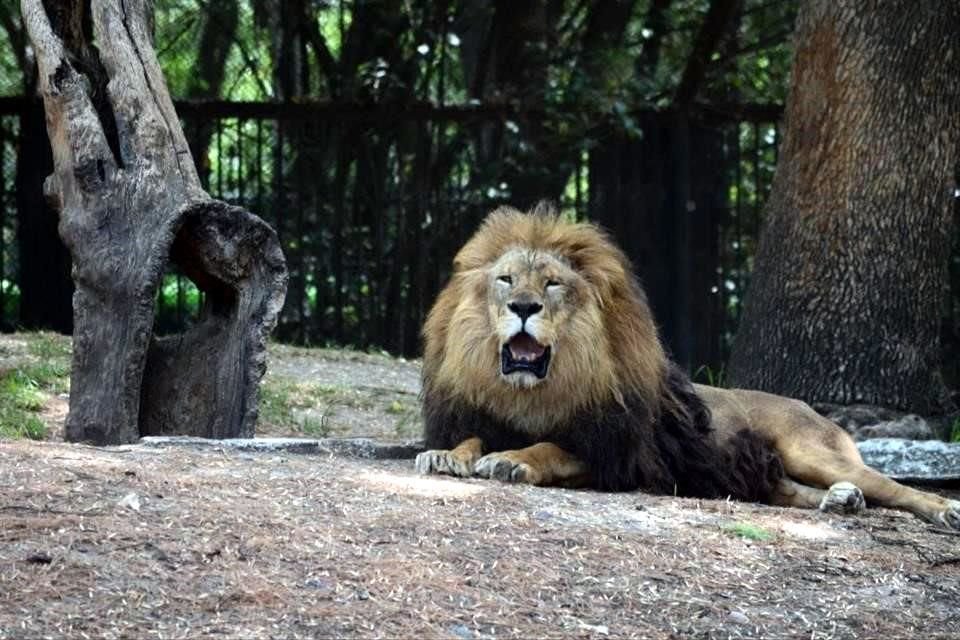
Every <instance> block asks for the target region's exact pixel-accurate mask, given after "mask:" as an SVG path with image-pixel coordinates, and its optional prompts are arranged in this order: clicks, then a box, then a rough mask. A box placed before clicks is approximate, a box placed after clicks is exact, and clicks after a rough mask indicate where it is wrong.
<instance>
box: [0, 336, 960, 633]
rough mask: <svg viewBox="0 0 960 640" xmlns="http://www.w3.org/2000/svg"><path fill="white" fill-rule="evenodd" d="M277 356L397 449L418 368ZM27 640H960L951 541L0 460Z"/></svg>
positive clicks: (330, 484) (757, 517) (292, 464)
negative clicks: (403, 406) (353, 394)
mask: <svg viewBox="0 0 960 640" xmlns="http://www.w3.org/2000/svg"><path fill="white" fill-rule="evenodd" d="M284 349H285V348H284ZM284 349H280V350H279V351H280V353H279V355H278V356H277V358H276V359H275V362H274V364H273V370H272V372H271V374H270V375H272V376H281V377H282V376H286V377H288V378H289V380H298V379H302V378H303V377H305V376H306V377H311V378H316V379H323V380H325V382H324V384H326V385H329V386H330V387H331V388H332V387H336V388H337V389H340V388H341V387H350V388H353V389H356V390H358V393H360V394H362V395H365V396H369V400H370V401H369V402H356V403H351V404H349V405H348V406H346V407H337V408H340V409H343V408H346V409H349V411H346V410H343V411H336V412H335V415H336V416H338V417H337V424H338V425H340V426H339V427H338V430H337V433H342V434H343V435H353V434H357V435H375V436H377V437H378V438H384V439H390V438H397V439H399V438H400V437H401V436H402V435H403V433H401V432H400V431H402V430H400V431H398V429H397V428H396V426H397V425H396V423H395V422H391V421H395V420H397V419H399V418H398V416H399V413H400V412H399V411H397V410H396V404H395V403H396V402H400V401H403V402H415V398H416V392H417V386H416V385H417V365H416V363H410V362H400V361H393V360H391V359H389V358H383V357H380V356H365V355H357V354H344V353H337V352H318V353H317V354H311V352H307V351H304V350H288V351H284ZM324 354H326V355H324ZM325 376H326V377H327V378H324V377H325ZM338 393H339V391H338ZM384 396H386V398H387V400H384V399H383V398H384ZM324 397H326V396H324ZM398 398H399V400H398ZM400 417H402V416H400ZM378 421H379V422H378ZM405 424H406V423H405ZM371 425H372V426H371ZM271 435H282V434H279V433H276V432H271ZM297 435H301V436H302V435H303V434H302V433H300V434H297ZM33 637H57V638H59V637H71V638H74V637H76V638H86V637H98V638H99V637H104V638H121V637H124V638H154V637H155V638H198V637H221V638H296V637H304V638H326V637H338V638H339V637H373V638H377V637H380V638H398V637H403V638H406V637H424V638H454V639H460V640H464V639H470V638H494V637H528V638H529V637H534V638H540V637H592V638H603V637H616V638H620V637H652V638H661V637H677V638H726V637H765V638H781V637H786V638H801V637H802V638H876V637H885V638H915V637H927V638H932V637H942V638H955V637H960V536H957V535H956V534H953V533H950V532H943V531H939V530H936V529H934V528H932V527H930V526H929V525H927V524H925V523H923V522H921V521H919V520H917V519H915V518H914V517H912V516H910V515H907V514H902V513H899V512H894V511H889V510H870V511H868V513H867V515H865V516H862V517H856V518H854V517H840V516H833V515H825V514H820V513H815V512H805V511H800V510H790V509H781V508H775V507H764V506H760V505H750V504H738V503H730V502H722V501H697V500H683V499H675V498H664V497H652V496H647V495H643V494H637V493H634V494H599V493H594V492H588V491H567V490H559V489H537V488H533V487H524V486H511V485H504V484H499V483H496V482H491V481H483V480H456V479H448V478H438V477H421V476H417V475H416V474H415V473H414V472H413V469H412V461H411V460H381V461H373V460H360V459H355V458H346V457H335V456H328V455H296V454H283V453H275V452H274V453H269V452H268V453H251V452H239V451H233V450H229V449H220V448H212V449H210V448H203V449H198V448H192V447H186V446H174V447H166V448H164V447H152V446H145V445H132V446H124V447H110V448H95V447H88V446H83V445H73V444H65V443H62V442H55V441H54V442H32V441H27V440H17V441H9V440H8V441H0V638H11V639H12V638H33Z"/></svg>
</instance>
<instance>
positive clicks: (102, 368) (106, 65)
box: [22, 0, 286, 444]
mask: <svg viewBox="0 0 960 640" xmlns="http://www.w3.org/2000/svg"><path fill="white" fill-rule="evenodd" d="M89 6H90V8H91V11H90V15H89V16H87V15H85V12H84V3H83V1H82V0H73V1H72V2H48V3H47V4H46V8H45V7H44V3H42V2H41V0H22V10H23V15H24V22H25V24H26V26H27V29H28V31H29V34H30V39H31V40H32V41H33V45H34V48H35V50H36V53H37V61H38V67H39V73H40V76H39V86H40V93H41V95H42V96H43V98H44V105H45V107H46V112H47V125H48V130H49V133H50V139H51V142H52V146H53V157H54V173H53V174H52V175H51V176H50V177H49V178H48V181H47V185H46V186H47V192H48V195H50V196H51V197H52V198H54V199H56V200H57V204H58V209H59V210H60V212H61V214H60V215H61V220H60V235H61V237H62V238H63V240H64V242H65V244H66V245H67V247H68V248H69V250H70V253H71V257H72V258H73V278H74V283H75V285H76V289H77V290H76V294H75V295H74V299H73V304H74V343H73V344H74V347H73V370H72V373H71V380H70V413H69V415H68V417H67V424H66V437H67V439H68V440H72V441H81V440H82V441H91V442H94V443H97V444H114V443H122V442H131V441H133V440H136V439H137V438H138V437H139V436H140V435H144V434H156V433H190V434H194V435H203V436H213V437H224V436H251V435H253V428H254V423H255V421H256V416H257V391H258V388H259V382H260V379H261V377H262V376H263V373H264V369H265V355H266V339H267V335H268V333H269V331H270V329H272V327H273V325H274V323H275V322H276V315H277V312H278V310H279V308H280V306H281V304H282V301H283V295H284V290H285V286H286V269H285V266H284V262H283V255H282V253H281V251H280V247H279V244H278V243H277V239H276V235H275V234H274V232H273V230H272V229H270V227H269V226H268V225H266V223H264V222H263V221H261V220H260V219H259V218H257V217H256V216H253V215H252V214H250V213H247V212H246V211H243V210H242V209H238V208H236V207H230V206H228V205H226V204H224V203H222V202H218V201H215V200H213V199H211V198H210V197H209V196H208V195H207V194H206V193H204V192H203V190H202V189H201V188H200V183H199V180H198V178H197V174H196V171H195V169H194V167H193V163H192V162H191V159H190V154H189V151H188V148H187V143H186V140H185V139H184V135H183V131H182V130H181V128H180V125H179V121H178V119H177V115H176V113H175V112H174V109H173V103H172V102H171V101H170V96H169V94H168V93H167V90H166V85H165V83H164V80H163V76H162V74H161V72H160V68H159V65H158V64H157V60H156V56H155V53H154V51H153V47H152V44H151V38H150V33H151V28H150V24H149V14H150V6H149V2H148V0H91V2H90V3H89ZM64 14H69V19H68V20H62V19H61V18H62V16H63V15H64ZM50 18H53V20H52V24H53V25H55V26H56V27H59V29H55V27H51V19H50ZM80 24H84V25H92V37H93V38H94V39H95V40H96V42H97V46H98V48H99V53H97V52H96V50H93V49H92V48H83V47H81V46H80V45H78V44H77V41H78V40H87V39H88V38H90V37H91V34H89V33H86V31H87V30H88V29H85V32H84V33H83V34H82V35H79V36H78V33H79V32H78V31H77V30H76V29H74V31H73V32H72V33H69V34H66V36H65V35H64V32H65V30H67V29H70V28H71V27H76V26H77V25H80ZM87 41H89V40H87ZM91 52H93V53H92V55H93V58H90V57H89V56H90V55H91ZM97 96H101V97H102V98H103V100H102V101H100V102H99V104H98V101H97V100H96V97H97ZM171 257H172V259H173V260H174V261H175V262H176V263H177V264H178V266H179V267H180V269H181V270H182V271H183V272H184V273H185V274H187V275H188V276H189V277H190V278H191V279H192V280H193V281H194V282H195V283H196V284H197V286H198V287H199V288H200V290H201V291H203V292H204V294H205V295H204V298H205V308H204V310H203V313H202V318H201V320H200V321H199V322H198V323H197V324H196V325H195V326H194V327H192V328H191V329H189V330H188V331H187V332H185V333H184V334H182V335H178V336H169V337H166V338H163V339H162V340H157V339H155V338H154V337H153V336H152V326H153V317H154V312H155V300H156V295H157V289H158V287H159V284H160V279H161V277H162V275H163V273H164V269H165V267H166V265H167V262H168V260H170V259H171Z"/></svg>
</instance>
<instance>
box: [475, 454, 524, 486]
mask: <svg viewBox="0 0 960 640" xmlns="http://www.w3.org/2000/svg"><path fill="white" fill-rule="evenodd" d="M474 472H475V473H476V474H477V475H478V476H483V477H484V478H490V479H492V480H500V481H501V482H522V483H526V484H536V483H537V475H538V474H537V473H536V471H535V470H534V469H533V467H531V466H530V465H529V464H527V463H525V462H515V461H513V460H511V459H510V458H509V457H508V456H507V455H505V454H504V453H503V452H497V453H488V454H487V455H485V456H483V457H482V458H480V459H479V460H477V463H476V464H475V465H474Z"/></svg>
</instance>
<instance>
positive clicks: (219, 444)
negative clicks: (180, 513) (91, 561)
mask: <svg viewBox="0 0 960 640" xmlns="http://www.w3.org/2000/svg"><path fill="white" fill-rule="evenodd" d="M140 444H142V445H145V446H148V447H190V448H193V449H232V450H235V451H253V452H266V453H298V454H327V455H330V454H332V455H339V456H346V457H351V458H366V459H372V460H392V459H413V458H415V457H416V456H417V454H418V453H420V452H421V451H423V444H422V443H421V442H419V441H415V440H407V441H404V442H378V441H376V440H373V439H371V438H321V439H312V438H226V439H223V440H214V439H211V438H195V437H191V436H149V437H145V438H140Z"/></svg>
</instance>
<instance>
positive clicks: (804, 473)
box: [783, 443, 960, 530]
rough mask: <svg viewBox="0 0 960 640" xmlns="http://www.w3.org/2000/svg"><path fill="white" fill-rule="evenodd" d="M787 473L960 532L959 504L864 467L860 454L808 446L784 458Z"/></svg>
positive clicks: (805, 481)
mask: <svg viewBox="0 0 960 640" xmlns="http://www.w3.org/2000/svg"><path fill="white" fill-rule="evenodd" d="M783 462H784V468H785V469H786V471H787V474H788V475H789V476H790V477H792V478H794V479H795V480H799V481H800V482H803V483H805V484H807V485H813V486H821V487H827V486H829V487H831V490H832V489H833V487H834V486H836V484H837V483H844V484H852V485H854V486H855V487H858V488H859V489H860V491H862V492H863V496H864V497H865V498H866V502H867V503H868V504H871V505H876V506H882V507H890V508H893V509H903V510H905V511H909V512H911V513H913V514H915V515H917V516H919V517H921V518H923V519H924V520H927V521H928V522H932V523H934V524H936V525H939V526H942V527H946V528H948V529H955V530H960V501H957V500H948V499H946V498H943V497H941V496H938V495H935V494H932V493H927V492H925V491H920V490H918V489H914V488H912V487H907V486H904V485H902V484H900V483H898V482H896V481H894V480H892V479H890V478H888V477H887V476H885V475H883V474H882V473H880V472H878V471H876V470H874V469H871V468H870V467H868V466H866V465H865V464H863V462H862V461H861V460H860V456H859V454H857V455H856V456H855V457H854V456H850V455H845V454H844V453H840V452H837V451H833V450H830V449H826V448H821V447H819V446H816V445H814V446H811V445H810V443H807V447H806V448H805V449H804V451H803V453H802V454H800V455H796V454H794V455H790V454H789V453H788V454H786V455H783Z"/></svg>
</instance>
